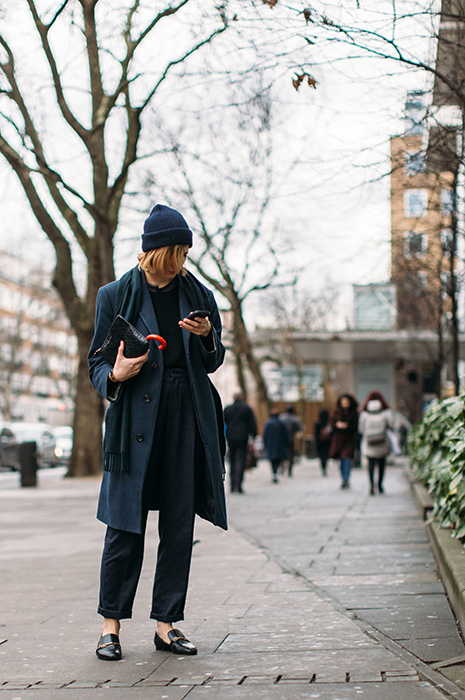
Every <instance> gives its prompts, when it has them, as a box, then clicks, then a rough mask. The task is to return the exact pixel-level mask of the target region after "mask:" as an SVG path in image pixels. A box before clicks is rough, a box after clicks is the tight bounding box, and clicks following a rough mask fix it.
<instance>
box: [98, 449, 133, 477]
mask: <svg viewBox="0 0 465 700" xmlns="http://www.w3.org/2000/svg"><path fill="white" fill-rule="evenodd" d="M103 471H104V472H114V473H118V472H120V473H121V472H129V460H128V454H127V452H104V454H103Z"/></svg>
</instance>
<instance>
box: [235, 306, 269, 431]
mask: <svg viewBox="0 0 465 700" xmlns="http://www.w3.org/2000/svg"><path fill="white" fill-rule="evenodd" d="M232 311H233V333H234V347H235V348H237V349H238V350H240V351H241V353H242V354H243V355H244V357H245V359H246V361H247V367H248V368H249V370H250V373H251V374H252V377H253V379H254V382H255V386H256V389H257V413H258V420H259V423H260V424H261V425H263V423H264V422H265V420H266V419H267V418H268V415H269V413H270V409H271V401H270V399H269V396H268V390H267V386H266V382H265V380H264V378H263V375H262V371H261V368H260V365H259V364H258V362H257V359H256V358H255V355H254V352H253V348H252V343H251V342H250V338H249V334H248V332H247V328H246V326H245V323H244V319H243V318H242V309H241V305H240V301H239V300H237V303H235V304H233V305H232Z"/></svg>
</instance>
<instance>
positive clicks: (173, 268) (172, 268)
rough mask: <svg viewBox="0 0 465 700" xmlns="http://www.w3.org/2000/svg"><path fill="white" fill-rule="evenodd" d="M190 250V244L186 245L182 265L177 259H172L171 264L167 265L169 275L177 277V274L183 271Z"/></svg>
mask: <svg viewBox="0 0 465 700" xmlns="http://www.w3.org/2000/svg"><path fill="white" fill-rule="evenodd" d="M188 252H189V246H187V245H186V246H185V249H184V250H183V251H182V257H183V261H182V263H181V264H180V265H179V264H178V265H176V262H175V260H174V259H171V261H170V262H169V264H168V266H167V269H166V274H167V275H168V276H169V277H176V275H178V274H179V273H180V272H181V270H182V268H183V266H184V263H185V262H186V260H187V254H188Z"/></svg>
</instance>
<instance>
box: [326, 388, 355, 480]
mask: <svg viewBox="0 0 465 700" xmlns="http://www.w3.org/2000/svg"><path fill="white" fill-rule="evenodd" d="M357 406H358V403H357V400H356V399H355V397H354V396H352V395H351V394H342V396H340V397H339V398H338V400H337V406H336V410H335V411H334V413H333V415H332V416H331V426H332V428H333V435H332V438H331V447H330V450H329V456H330V457H331V459H339V460H340V470H341V479H342V483H341V489H347V488H349V486H350V472H351V470H352V460H353V458H354V450H355V444H356V441H357V424H358V412H357Z"/></svg>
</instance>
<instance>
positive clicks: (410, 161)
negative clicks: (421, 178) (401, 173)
mask: <svg viewBox="0 0 465 700" xmlns="http://www.w3.org/2000/svg"><path fill="white" fill-rule="evenodd" d="M404 158H405V163H404V168H405V172H406V173H407V175H417V173H424V172H425V170H426V159H425V153H424V151H407V152H406V153H404Z"/></svg>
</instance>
